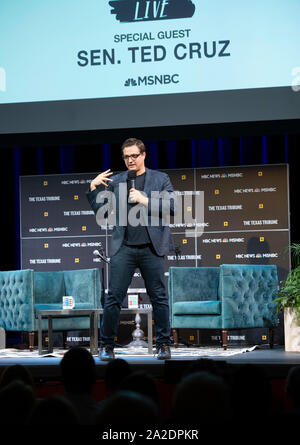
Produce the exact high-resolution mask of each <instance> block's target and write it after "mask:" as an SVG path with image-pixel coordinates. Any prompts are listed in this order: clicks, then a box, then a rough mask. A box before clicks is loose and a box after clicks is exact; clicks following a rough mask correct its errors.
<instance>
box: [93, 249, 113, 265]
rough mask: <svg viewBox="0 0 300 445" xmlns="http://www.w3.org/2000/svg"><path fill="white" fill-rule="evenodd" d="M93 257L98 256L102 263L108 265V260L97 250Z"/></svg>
mask: <svg viewBox="0 0 300 445" xmlns="http://www.w3.org/2000/svg"><path fill="white" fill-rule="evenodd" d="M93 255H96V256H98V257H99V258H101V260H102V261H104V262H105V263H110V259H109V258H107V257H106V256H105V255H104V253H100V252H99V250H97V249H96V250H94V252H93Z"/></svg>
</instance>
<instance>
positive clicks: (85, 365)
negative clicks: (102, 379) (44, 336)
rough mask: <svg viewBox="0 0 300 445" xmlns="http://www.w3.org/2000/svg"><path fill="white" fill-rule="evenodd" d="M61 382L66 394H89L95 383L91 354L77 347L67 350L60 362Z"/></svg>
mask: <svg viewBox="0 0 300 445" xmlns="http://www.w3.org/2000/svg"><path fill="white" fill-rule="evenodd" d="M60 370H61V380H62V383H63V385H64V387H65V389H66V391H67V392H71V393H90V392H91V391H92V389H93V386H94V383H95V381H96V366H95V361H94V359H93V356H92V355H91V353H90V352H89V351H88V350H87V349H85V348H83V347H79V346H75V347H73V348H71V349H69V350H68V351H67V352H66V353H65V355H64V357H63V358H62V360H61V362H60Z"/></svg>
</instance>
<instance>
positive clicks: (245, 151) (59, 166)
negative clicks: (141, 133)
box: [0, 129, 300, 270]
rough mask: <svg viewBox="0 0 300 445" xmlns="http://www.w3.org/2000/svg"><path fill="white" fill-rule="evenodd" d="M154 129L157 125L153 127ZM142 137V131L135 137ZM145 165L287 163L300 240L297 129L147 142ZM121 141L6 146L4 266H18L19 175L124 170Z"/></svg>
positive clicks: (294, 238)
mask: <svg viewBox="0 0 300 445" xmlns="http://www.w3.org/2000/svg"><path fill="white" fill-rule="evenodd" d="M153 132H154V133H155V129H154V130H153ZM137 137H138V136H137ZM144 142H145V144H146V147H147V156H146V165H147V166H148V167H149V168H152V169H174V168H200V167H218V166H236V165H260V164H276V163H289V165H290V210H291V240H292V242H299V240H300V237H299V234H298V225H299V222H300V221H299V220H298V219H297V205H298V175H299V173H298V165H299V163H298V157H299V155H298V152H299V147H300V135H299V134H287V135H285V134H280V135H272V136H249V137H245V136H243V137H231V138H230V137H226V138H213V137H211V138H205V139H186V140H177V141H176V140H173V141H172V140H168V141H156V140H152V141H148V140H145V139H144ZM120 145H121V144H109V143H106V144H98V145H97V144H86V145H57V146H53V145H52V146H36V147H28V146H26V147H25V146H24V147H22V146H18V147H10V148H2V149H1V153H2V171H3V173H2V176H1V180H0V184H1V190H2V212H1V214H2V217H1V234H2V246H3V250H2V252H3V254H2V255H1V270H9V269H18V268H20V222H19V221H20V210H19V177H20V176H21V175H43V174H57V173H62V174H63V173H80V172H82V173H83V172H95V173H99V172H101V171H104V170H107V169H108V168H110V169H112V171H119V170H123V169H124V165H123V161H122V159H121V151H120Z"/></svg>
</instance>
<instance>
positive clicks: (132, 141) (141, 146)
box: [121, 138, 146, 153]
mask: <svg viewBox="0 0 300 445" xmlns="http://www.w3.org/2000/svg"><path fill="white" fill-rule="evenodd" d="M132 145H136V146H137V147H138V149H139V150H140V153H144V152H145V151H146V147H145V144H144V142H143V141H141V140H140V139H136V138H128V139H126V141H124V142H123V144H122V147H121V150H122V153H123V150H124V148H126V147H131V146H132Z"/></svg>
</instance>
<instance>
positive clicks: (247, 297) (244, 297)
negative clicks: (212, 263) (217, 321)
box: [220, 264, 278, 329]
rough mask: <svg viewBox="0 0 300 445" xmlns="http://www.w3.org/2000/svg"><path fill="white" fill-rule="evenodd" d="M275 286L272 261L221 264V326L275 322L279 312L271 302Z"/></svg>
mask: <svg viewBox="0 0 300 445" xmlns="http://www.w3.org/2000/svg"><path fill="white" fill-rule="evenodd" d="M277 289H278V277H277V267H276V266H275V265H251V264H250V265H248V264H242V265H241V264H232V265H230V264H223V265H221V266H220V299H221V302H222V317H223V320H222V324H223V328H224V329H230V328H250V327H272V326H277V324H278V316H277V312H276V305H275V303H274V302H273V300H274V293H275V292H276V291H277Z"/></svg>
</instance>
